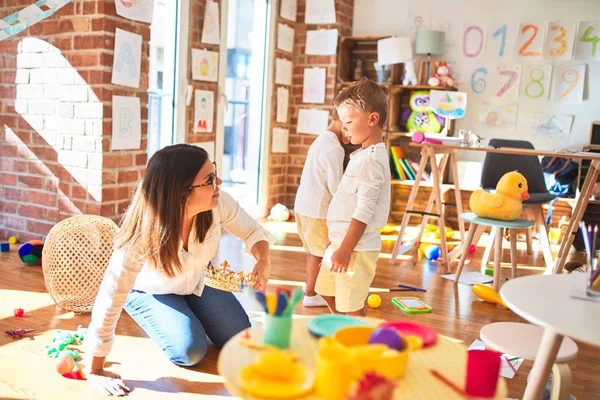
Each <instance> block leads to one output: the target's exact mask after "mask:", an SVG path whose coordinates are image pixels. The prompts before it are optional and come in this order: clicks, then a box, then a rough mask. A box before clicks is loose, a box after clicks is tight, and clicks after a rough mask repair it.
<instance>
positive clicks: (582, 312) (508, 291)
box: [500, 273, 600, 346]
mask: <svg viewBox="0 0 600 400" xmlns="http://www.w3.org/2000/svg"><path fill="white" fill-rule="evenodd" d="M587 278H588V274H584V273H572V274H568V275H563V274H555V275H532V276H524V277H521V278H516V279H511V280H510V281H508V282H506V283H505V284H504V285H503V286H502V288H501V289H500V297H502V300H503V301H504V303H505V304H506V305H507V306H508V307H509V308H510V309H511V310H512V311H514V312H515V313H516V314H518V315H520V316H521V317H523V318H525V319H526V320H527V321H529V322H531V323H533V324H536V325H539V326H541V327H543V328H550V329H553V330H555V331H556V332H557V333H560V334H562V335H565V336H568V337H570V338H572V339H575V340H580V341H582V342H584V343H588V344H591V345H594V346H600V303H598V302H594V301H589V300H583V299H577V298H573V297H571V296H570V293H571V288H572V287H579V288H585V285H586V281H587Z"/></svg>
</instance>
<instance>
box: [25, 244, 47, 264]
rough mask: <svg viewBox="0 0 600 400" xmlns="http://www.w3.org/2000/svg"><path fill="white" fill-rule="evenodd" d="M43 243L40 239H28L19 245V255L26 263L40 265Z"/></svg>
mask: <svg viewBox="0 0 600 400" xmlns="http://www.w3.org/2000/svg"><path fill="white" fill-rule="evenodd" d="M43 249H44V243H43V242H42V241H41V240H30V241H28V242H25V243H23V244H22V245H21V247H19V257H20V258H21V261H23V263H25V264H27V265H36V264H37V265H42V250H43Z"/></svg>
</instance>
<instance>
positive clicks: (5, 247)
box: [0, 242, 10, 253]
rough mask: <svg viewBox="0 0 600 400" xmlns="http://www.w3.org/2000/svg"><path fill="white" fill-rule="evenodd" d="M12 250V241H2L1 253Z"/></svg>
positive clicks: (0, 244)
mask: <svg viewBox="0 0 600 400" xmlns="http://www.w3.org/2000/svg"><path fill="white" fill-rule="evenodd" d="M9 251H10V243H8V242H0V253H8V252H9Z"/></svg>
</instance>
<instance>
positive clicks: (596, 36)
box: [575, 21, 600, 61]
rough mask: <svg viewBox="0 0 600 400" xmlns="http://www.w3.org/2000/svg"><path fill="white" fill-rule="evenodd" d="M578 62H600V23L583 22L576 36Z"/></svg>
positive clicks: (576, 57)
mask: <svg viewBox="0 0 600 400" xmlns="http://www.w3.org/2000/svg"><path fill="white" fill-rule="evenodd" d="M575 59H576V60H590V61H592V60H593V61H598V60H600V21H581V22H580V23H579V29H577V36H575Z"/></svg>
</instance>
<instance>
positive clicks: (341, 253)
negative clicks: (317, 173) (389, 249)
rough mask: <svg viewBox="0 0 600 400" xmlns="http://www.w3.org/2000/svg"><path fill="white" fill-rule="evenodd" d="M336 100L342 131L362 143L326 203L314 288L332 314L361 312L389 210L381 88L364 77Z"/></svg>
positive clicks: (355, 313) (384, 103)
mask: <svg viewBox="0 0 600 400" xmlns="http://www.w3.org/2000/svg"><path fill="white" fill-rule="evenodd" d="M334 104H335V107H336V109H337V111H338V114H339V116H340V120H341V122H342V132H343V134H344V135H345V136H347V137H348V138H349V139H350V142H351V143H352V144H360V145H362V147H361V148H360V149H358V150H356V151H355V152H354V153H352V154H351V155H350V162H349V163H348V166H347V168H346V171H345V173H344V175H343V177H342V180H341V181H340V184H339V186H338V188H337V191H336V192H335V194H334V196H333V199H332V201H331V204H330V205H329V209H328V212H327V228H328V231H329V240H330V242H331V243H330V245H329V247H328V248H327V250H326V251H325V254H324V256H323V261H322V264H321V269H320V271H319V274H318V278H317V282H316V286H315V288H316V292H317V293H318V294H320V295H321V296H322V297H323V299H324V300H325V301H326V302H327V305H328V306H329V309H330V310H331V311H332V312H334V313H346V314H349V315H364V304H365V300H366V298H367V296H368V293H369V287H370V285H371V282H373V278H374V277H375V269H376V267H377V258H378V257H379V251H380V250H381V235H380V233H379V229H380V228H381V227H383V226H384V225H385V224H386V222H387V219H388V215H389V209H390V197H391V186H390V184H391V182H390V180H391V176H390V166H389V159H388V153H387V150H386V147H385V144H384V143H383V137H382V129H383V127H384V125H385V121H386V119H387V114H388V106H387V99H386V95H385V93H384V92H383V90H382V89H381V88H380V87H379V85H377V84H376V83H375V82H373V81H368V80H367V81H359V82H355V83H353V84H352V85H350V86H347V87H346V88H344V89H343V90H342V91H341V92H340V93H339V94H338V95H337V97H336V98H335V101H334Z"/></svg>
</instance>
